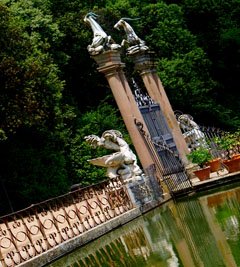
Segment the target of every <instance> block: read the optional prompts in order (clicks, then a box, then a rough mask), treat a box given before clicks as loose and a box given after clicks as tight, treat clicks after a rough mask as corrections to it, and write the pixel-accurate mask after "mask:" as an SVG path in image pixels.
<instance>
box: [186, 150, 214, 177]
mask: <svg viewBox="0 0 240 267" xmlns="http://www.w3.org/2000/svg"><path fill="white" fill-rule="evenodd" d="M187 158H188V159H189V160H191V161H192V163H196V164H198V165H199V167H200V169H199V170H196V171H194V174H195V175H196V176H197V177H198V178H199V180H200V181H203V180H206V179H209V178H210V166H207V162H209V161H210V160H211V159H212V155H211V154H210V152H209V150H208V149H207V148H203V147H199V148H197V149H196V150H193V151H192V152H190V153H189V154H188V155H187Z"/></svg>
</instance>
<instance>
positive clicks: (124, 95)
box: [92, 51, 153, 168]
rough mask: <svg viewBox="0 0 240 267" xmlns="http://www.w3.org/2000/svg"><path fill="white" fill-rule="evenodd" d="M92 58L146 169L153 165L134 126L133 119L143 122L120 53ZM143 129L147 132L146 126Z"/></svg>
mask: <svg viewBox="0 0 240 267" xmlns="http://www.w3.org/2000/svg"><path fill="white" fill-rule="evenodd" d="M92 58H93V59H94V60H95V61H96V62H97V64H98V66H99V68H98V71H99V72H101V73H103V74H104V75H105V77H106V79H107V81H108V83H109V85H110V87H111V90H112V93H113V95H114V98H115V100H116V103H117V105H118V108H119V110H120V112H121V115H122V118H123V120H124V123H125V125H126V127H127V130H128V132H129V135H130V137H131V140H132V142H133V145H134V147H135V149H136V152H137V154H138V157H139V160H140V161H141V164H142V167H143V168H147V167H148V166H150V165H151V164H153V160H152V158H151V154H150V152H149V151H148V148H147V147H146V145H145V143H144V140H143V139H142V137H141V135H140V133H139V131H138V129H137V127H136V125H135V118H136V119H137V120H138V121H140V122H142V123H144V121H143V118H142V115H141V113H140V111H139V109H138V107H137V104H136V102H135V100H134V97H133V95H132V93H131V89H130V88H129V85H128V82H127V80H126V77H125V75H124V73H123V67H124V64H123V63H122V62H121V58H120V53H119V52H118V51H107V52H104V53H102V54H99V55H96V56H93V57H92ZM144 126H145V124H144ZM144 128H145V131H147V130H146V129H147V128H146V126H145V127H144Z"/></svg>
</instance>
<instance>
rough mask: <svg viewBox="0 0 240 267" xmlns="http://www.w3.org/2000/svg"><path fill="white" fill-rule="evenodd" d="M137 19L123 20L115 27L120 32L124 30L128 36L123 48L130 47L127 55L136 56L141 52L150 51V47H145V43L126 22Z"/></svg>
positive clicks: (122, 44)
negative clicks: (135, 54) (121, 29)
mask: <svg viewBox="0 0 240 267" xmlns="http://www.w3.org/2000/svg"><path fill="white" fill-rule="evenodd" d="M133 20H136V19H130V18H121V19H120V20H119V21H118V22H117V23H116V24H115V25H114V28H115V29H118V30H120V28H123V30H124V31H125V33H126V35H127V39H123V40H122V43H121V46H126V45H127V46H128V48H127V51H126V53H127V54H134V53H136V52H139V51H146V50H148V49H149V48H148V46H146V45H145V41H143V40H142V39H140V38H139V37H138V36H137V35H136V33H135V32H134V30H133V28H132V27H131V26H130V25H129V23H127V22H126V21H133Z"/></svg>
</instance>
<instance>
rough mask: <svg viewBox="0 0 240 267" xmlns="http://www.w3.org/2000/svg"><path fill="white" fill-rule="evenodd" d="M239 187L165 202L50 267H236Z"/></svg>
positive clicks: (239, 262)
mask: <svg viewBox="0 0 240 267" xmlns="http://www.w3.org/2000/svg"><path fill="white" fill-rule="evenodd" d="M239 224H240V187H235V188H234V189H228V190H226V189H225V190H224V191H220V192H215V193H212V194H208V195H202V196H198V197H192V198H187V199H185V200H182V201H180V202H178V203H173V202H169V203H167V204H165V205H163V206H161V207H159V208H157V209H155V210H153V211H152V212H149V213H148V214H146V215H144V216H142V217H140V218H138V219H136V220H134V221H133V222H131V223H129V224H127V225H125V226H123V227H121V228H119V229H117V230H115V231H113V232H111V233H109V234H107V235H105V236H103V237H101V238H99V239H97V240H96V241H94V242H92V243H90V244H89V245H86V246H84V247H82V248H79V249H78V250H76V251H74V252H73V253H71V254H69V255H66V256H65V257H63V258H61V259H59V260H58V261H56V262H54V263H52V264H51V265H49V266H51V267H60V266H61V267H63V266H64V267H65V266H66V267H70V266H71V267H79V266H80V267H85V266H86V267H91V266H94V267H97V266H101V267H105V266H106V267H107V266H109V267H110V266H111V267H114V266H116V267H119V266H130V267H132V266H133V267H134V266H138V267H140V266H158V267H165V266H169V267H175V266H184V267H194V266H199V267H202V266H206V267H211V266H212V267H218V266H227V267H229V266H230V267H231V266H240V228H239Z"/></svg>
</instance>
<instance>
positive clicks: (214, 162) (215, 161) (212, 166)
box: [207, 158, 221, 172]
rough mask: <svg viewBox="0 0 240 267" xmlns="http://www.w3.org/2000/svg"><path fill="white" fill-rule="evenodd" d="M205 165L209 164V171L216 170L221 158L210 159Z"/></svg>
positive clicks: (218, 167)
mask: <svg viewBox="0 0 240 267" xmlns="http://www.w3.org/2000/svg"><path fill="white" fill-rule="evenodd" d="M207 165H208V166H210V171H211V172H217V171H219V170H220V168H221V159H220V158H217V159H213V160H210V161H209V162H208V163H207Z"/></svg>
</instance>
